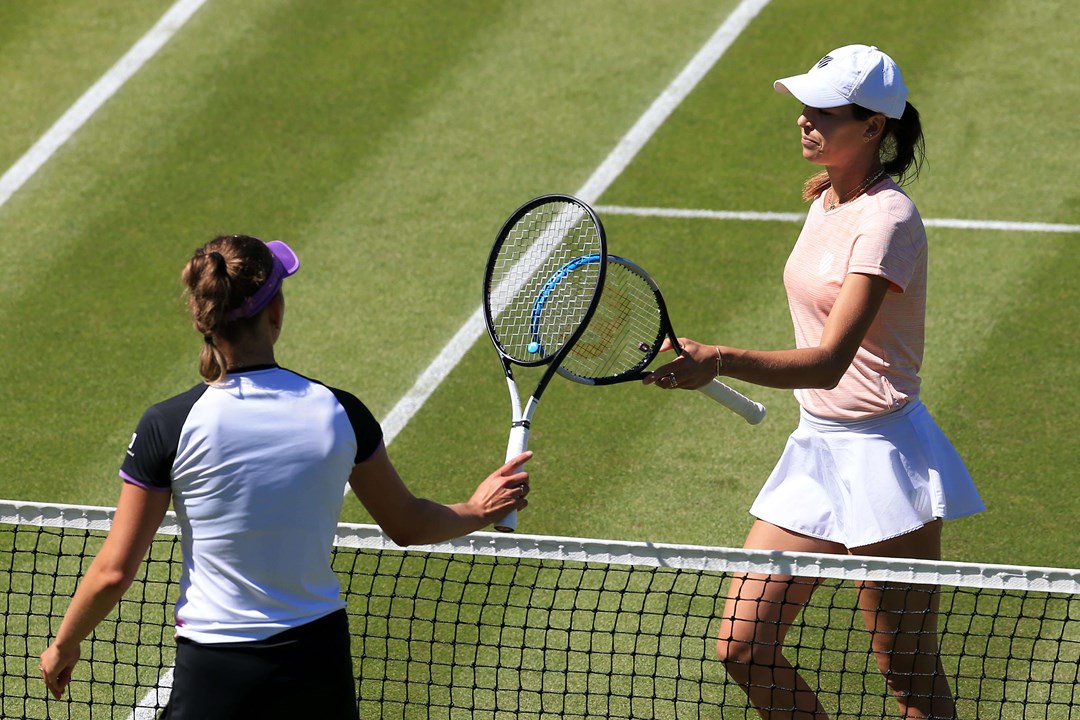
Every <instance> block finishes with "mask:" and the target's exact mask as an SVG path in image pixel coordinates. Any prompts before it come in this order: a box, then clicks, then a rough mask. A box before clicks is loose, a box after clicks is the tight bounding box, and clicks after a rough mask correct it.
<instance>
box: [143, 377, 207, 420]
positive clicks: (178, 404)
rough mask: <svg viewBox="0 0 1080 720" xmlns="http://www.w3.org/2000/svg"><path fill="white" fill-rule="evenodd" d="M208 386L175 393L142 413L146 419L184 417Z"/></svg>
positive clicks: (203, 384)
mask: <svg viewBox="0 0 1080 720" xmlns="http://www.w3.org/2000/svg"><path fill="white" fill-rule="evenodd" d="M210 387H211V386H210V385H207V384H206V383H199V384H198V385H194V386H192V387H190V388H188V389H187V390H185V391H184V392H181V393H177V394H176V395H173V396H172V397H169V398H166V399H165V400H161V401H160V402H156V403H154V404H153V405H151V406H150V407H149V408H147V409H146V412H145V413H143V415H144V417H148V418H171V417H176V416H178V415H180V416H186V415H187V414H188V412H190V411H191V408H192V406H194V405H195V403H197V402H198V401H199V398H201V397H202V396H203V395H204V394H205V393H206V391H207V390H209V389H210Z"/></svg>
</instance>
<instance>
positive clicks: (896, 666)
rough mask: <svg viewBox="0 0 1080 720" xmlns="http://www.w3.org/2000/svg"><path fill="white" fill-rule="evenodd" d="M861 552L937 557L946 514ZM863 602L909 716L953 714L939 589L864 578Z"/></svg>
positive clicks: (877, 650)
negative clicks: (939, 614)
mask: <svg viewBox="0 0 1080 720" xmlns="http://www.w3.org/2000/svg"><path fill="white" fill-rule="evenodd" d="M851 552H852V553H853V554H856V555H874V556H878V557H903V558H918V559H925V560H937V559H939V558H940V557H941V520H934V521H933V522H930V523H928V524H926V525H924V526H923V527H921V528H919V529H918V530H916V531H914V532H911V533H908V534H906V535H901V536H900V537H897V538H892V539H890V540H885V541H883V542H880V543H875V544H873V545H866V546H864V547H859V548H852V549H851ZM856 585H857V586H858V588H859V607H860V608H861V610H862V613H863V620H864V621H865V622H866V627H867V629H868V630H869V631H870V638H871V645H872V647H873V649H874V655H875V657H876V658H877V663H878V667H879V668H880V670H881V672H882V674H883V675H884V676H885V682H886V683H887V684H888V686H889V689H890V690H892V693H893V695H894V696H895V697H896V700H897V702H898V703H899V704H900V710H901V712H902V713H903V717H905V718H937V719H945V720H953V719H954V718H955V717H956V707H955V703H954V702H953V696H952V691H951V690H950V688H949V681H948V678H947V677H946V675H945V671H944V668H943V667H942V665H941V655H940V653H939V650H938V632H937V612H938V589H937V588H936V587H935V586H929V585H904V584H897V583H888V582H884V583H883V582H876V581H875V582H871V581H865V582H861V583H856Z"/></svg>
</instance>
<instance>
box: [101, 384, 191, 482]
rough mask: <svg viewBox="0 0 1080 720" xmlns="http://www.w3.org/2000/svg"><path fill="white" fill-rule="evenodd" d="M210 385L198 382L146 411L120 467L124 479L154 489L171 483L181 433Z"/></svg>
mask: <svg viewBox="0 0 1080 720" xmlns="http://www.w3.org/2000/svg"><path fill="white" fill-rule="evenodd" d="M207 387H208V386H206V385H196V386H195V387H193V388H192V389H191V390H189V391H187V392H186V393H183V394H181V395H177V396H176V397H173V398H170V399H168V400H166V401H165V402H161V403H158V404H157V405H154V406H152V407H151V408H150V409H148V410H147V411H146V412H145V413H143V416H142V418H141V419H140V420H139V424H138V425H137V426H136V427H135V434H134V435H132V436H131V442H130V443H129V444H128V447H127V453H126V454H125V456H124V462H123V464H122V465H121V466H120V476H121V477H122V478H124V479H125V480H128V481H130V482H133V483H135V484H136V485H141V486H142V487H147V488H152V489H153V488H157V489H168V488H170V487H171V486H172V466H173V461H174V460H175V459H176V448H177V446H178V445H179V444H180V432H181V430H183V427H184V423H185V422H186V421H187V417H188V414H189V413H190V412H191V407H192V406H193V405H194V404H195V401H196V400H198V399H199V398H200V397H202V394H203V393H204V392H206V388H207Z"/></svg>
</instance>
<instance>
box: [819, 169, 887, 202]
mask: <svg viewBox="0 0 1080 720" xmlns="http://www.w3.org/2000/svg"><path fill="white" fill-rule="evenodd" d="M884 174H885V168H879V169H878V171H877V172H876V173H874V174H873V175H871V176H870V177H868V178H866V179H865V180H863V181H862V184H861V185H859V187H857V188H855V189H854V190H852V191H851V192H850V193H848V194H847V197H844V198H841V197H840V196H839V195H838V194H837V193H836V188H832V191H833V196H834V197H835V198H836V199H835V200H830V201H829V208H828V209H829V210H835V209H836V208H837V207H838V206H840V205H843V204H844V203H846V202H851V201H852V200H854V199H855V198H857V197H858V196H859V195H860V194H862V192H863V191H864V190H866V189H867V188H868V187H870V186H871V185H873V184H874V183H876V182H877V181H878V178H880V177H881V176H882V175H884Z"/></svg>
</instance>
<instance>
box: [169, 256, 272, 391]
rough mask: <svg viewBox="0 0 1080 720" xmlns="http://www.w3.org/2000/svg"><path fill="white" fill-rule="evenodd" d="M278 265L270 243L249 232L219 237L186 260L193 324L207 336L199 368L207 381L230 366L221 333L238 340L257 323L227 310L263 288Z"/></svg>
mask: <svg viewBox="0 0 1080 720" xmlns="http://www.w3.org/2000/svg"><path fill="white" fill-rule="evenodd" d="M272 268H273V256H272V255H271V253H270V249H269V248H268V247H266V245H265V244H264V243H263V241H262V240H259V239H258V238H253V237H249V236H247V235H222V236H219V237H216V238H214V239H213V240H211V241H210V242H208V243H206V244H205V245H203V246H202V247H201V248H199V249H198V250H196V251H195V254H194V255H192V257H191V259H190V260H188V262H187V265H185V266H184V270H183V272H182V273H181V274H180V279H181V280H182V281H183V283H184V295H185V297H186V299H187V306H188V311H189V312H190V313H191V324H192V325H193V326H194V327H195V330H196V331H198V333H199V334H200V335H202V336H203V340H204V342H203V346H202V350H201V352H200V353H199V374H200V375H202V377H203V379H204V380H205V381H206V382H208V383H216V382H221V381H222V380H223V379H225V374H226V371H227V370H228V367H227V365H226V362H225V356H224V355H223V354H222V353H221V350H220V348H218V347H217V344H216V343H215V339H216V338H224V339H226V340H232V339H234V338H236V337H237V336H239V335H240V334H242V333H243V332H245V331H247V330H248V329H250V328H251V327H252V326H253V325H254V318H244V319H237V320H229V319H228V318H227V317H226V315H227V314H228V312H229V311H230V310H235V309H236V308H238V307H240V305H241V304H242V303H243V302H244V300H245V299H246V298H248V297H249V296H251V295H252V294H253V293H254V292H255V291H256V290H258V288H259V286H260V285H262V284H263V282H265V281H266V278H267V277H268V276H269V275H270V271H271V269H272Z"/></svg>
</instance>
